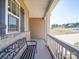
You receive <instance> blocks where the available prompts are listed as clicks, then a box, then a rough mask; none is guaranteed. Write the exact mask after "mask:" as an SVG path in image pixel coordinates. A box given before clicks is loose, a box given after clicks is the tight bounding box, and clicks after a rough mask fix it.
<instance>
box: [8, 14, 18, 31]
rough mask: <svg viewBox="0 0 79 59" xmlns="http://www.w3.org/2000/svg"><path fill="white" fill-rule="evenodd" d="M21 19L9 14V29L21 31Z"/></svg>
mask: <svg viewBox="0 0 79 59" xmlns="http://www.w3.org/2000/svg"><path fill="white" fill-rule="evenodd" d="M18 25H19V21H18V19H17V18H15V17H13V16H11V15H8V31H9V32H10V31H19V29H18V28H19V26H18Z"/></svg>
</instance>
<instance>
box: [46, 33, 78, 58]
mask: <svg viewBox="0 0 79 59" xmlns="http://www.w3.org/2000/svg"><path fill="white" fill-rule="evenodd" d="M47 45H48V47H49V49H50V50H51V52H52V54H53V55H54V58H55V59H79V50H78V49H77V48H75V47H74V46H72V45H70V44H68V43H66V42H63V41H61V40H59V39H57V38H55V37H53V35H51V34H47Z"/></svg>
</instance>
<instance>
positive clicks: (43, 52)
mask: <svg viewBox="0 0 79 59" xmlns="http://www.w3.org/2000/svg"><path fill="white" fill-rule="evenodd" d="M35 59H52V57H51V55H50V53H49V51H48V49H47V48H46V47H45V43H44V41H43V40H38V41H37V53H36V55H35Z"/></svg>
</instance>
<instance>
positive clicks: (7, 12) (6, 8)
mask: <svg viewBox="0 0 79 59" xmlns="http://www.w3.org/2000/svg"><path fill="white" fill-rule="evenodd" d="M15 1H16V2H17V4H18V5H19V16H16V15H14V14H13V13H11V12H9V11H8V0H5V24H6V29H5V31H6V34H12V33H19V32H20V3H19V2H18V1H17V0H15ZM9 14H10V15H12V16H14V17H16V18H17V19H19V28H18V29H19V30H18V31H12V32H10V31H8V15H9Z"/></svg>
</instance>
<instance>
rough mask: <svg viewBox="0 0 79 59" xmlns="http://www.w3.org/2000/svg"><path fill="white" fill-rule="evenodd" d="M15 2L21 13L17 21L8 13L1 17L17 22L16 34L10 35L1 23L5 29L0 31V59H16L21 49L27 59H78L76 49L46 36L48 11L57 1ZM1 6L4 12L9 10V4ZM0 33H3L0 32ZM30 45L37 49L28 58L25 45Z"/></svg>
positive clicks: (48, 35)
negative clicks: (34, 43)
mask: <svg viewBox="0 0 79 59" xmlns="http://www.w3.org/2000/svg"><path fill="white" fill-rule="evenodd" d="M2 1H3V0H2ZM15 1H16V2H17V3H18V5H19V6H20V9H21V12H22V14H21V13H20V14H21V15H20V18H19V17H17V16H15V15H14V14H12V13H10V11H9V10H7V12H5V14H6V15H8V14H10V15H12V16H14V17H16V18H17V19H19V20H20V23H19V25H18V26H19V27H18V29H19V30H18V32H16V31H15V32H11V30H13V29H10V28H9V26H8V25H7V24H8V23H7V22H5V23H6V25H5V26H6V29H1V30H4V32H5V35H1V36H0V59H6V58H7V59H20V57H21V56H22V54H23V52H24V51H25V49H26V51H25V52H27V53H24V55H23V56H24V57H27V59H28V58H29V59H79V50H78V49H77V48H75V47H74V46H72V45H70V44H68V43H66V42H63V41H61V40H59V39H57V38H56V37H54V36H53V35H52V34H50V32H49V30H50V15H51V11H53V9H54V8H55V6H56V5H57V3H58V1H59V0H15ZM5 3H6V4H5V5H6V6H5V7H6V8H5V9H8V8H9V7H10V6H8V3H9V2H8V1H7V0H5ZM2 5H3V4H2ZM3 6H4V5H3ZM2 18H3V17H2ZM5 18H6V21H7V19H8V16H5ZM21 22H22V23H21ZM8 28H9V29H8ZM16 30H17V29H16ZM1 33H3V32H2V31H1ZM3 34H4V33H3ZM33 41H34V42H37V44H36V45H35V48H34V49H35V50H36V49H37V52H36V53H35V51H34V52H33V54H30V51H31V52H32V51H33V50H30V51H29V49H28V48H27V46H28V44H26V43H27V42H33ZM29 44H31V43H29ZM28 47H29V46H28ZM17 49H18V50H17ZM27 50H28V51H27ZM33 55H34V56H33ZM23 56H22V58H23ZM29 56H30V57H29ZM31 56H32V58H31ZM25 59H26V58H25Z"/></svg>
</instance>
